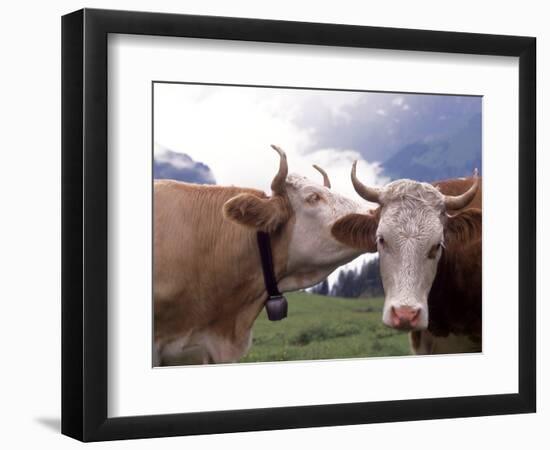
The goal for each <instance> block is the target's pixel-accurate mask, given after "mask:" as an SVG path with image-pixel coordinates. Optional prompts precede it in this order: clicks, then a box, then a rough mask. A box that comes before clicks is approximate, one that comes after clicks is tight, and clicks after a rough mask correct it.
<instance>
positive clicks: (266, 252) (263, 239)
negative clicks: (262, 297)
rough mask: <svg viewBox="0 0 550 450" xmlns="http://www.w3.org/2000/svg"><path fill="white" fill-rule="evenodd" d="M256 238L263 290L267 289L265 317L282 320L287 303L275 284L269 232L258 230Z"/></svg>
mask: <svg viewBox="0 0 550 450" xmlns="http://www.w3.org/2000/svg"><path fill="white" fill-rule="evenodd" d="M256 239H257V241H258V249H259V251H260V260H261V263H262V272H263V275H264V284H265V290H266V291H267V300H266V301H265V309H266V312H267V317H268V319H269V320H271V321H277V320H282V319H284V318H285V317H286V316H287V313H288V303H287V301H286V298H285V297H284V296H283V295H282V294H281V292H280V291H279V288H278V286H277V279H276V278H275V268H274V265H273V252H272V250H271V239H270V237H269V233H265V232H263V231H258V232H257V233H256Z"/></svg>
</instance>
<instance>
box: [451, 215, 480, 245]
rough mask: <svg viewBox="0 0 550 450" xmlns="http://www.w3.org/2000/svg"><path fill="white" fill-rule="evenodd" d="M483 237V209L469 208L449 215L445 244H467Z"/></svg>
mask: <svg viewBox="0 0 550 450" xmlns="http://www.w3.org/2000/svg"><path fill="white" fill-rule="evenodd" d="M480 238H481V209H477V208H469V209H466V210H464V211H461V212H460V213H458V214H456V215H454V216H447V223H446V225H445V246H446V247H449V246H452V245H461V246H463V245H465V244H469V243H471V242H472V241H474V240H478V239H480Z"/></svg>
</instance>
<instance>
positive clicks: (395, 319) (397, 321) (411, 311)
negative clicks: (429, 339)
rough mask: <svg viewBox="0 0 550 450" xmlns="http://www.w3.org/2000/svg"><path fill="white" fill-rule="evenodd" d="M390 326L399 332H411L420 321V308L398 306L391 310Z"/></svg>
mask: <svg viewBox="0 0 550 450" xmlns="http://www.w3.org/2000/svg"><path fill="white" fill-rule="evenodd" d="M390 320H391V324H392V326H393V327H394V328H398V329H400V330H411V329H414V328H416V327H417V326H418V322H419V320H420V308H413V307H411V306H400V307H398V308H396V307H394V306H392V308H391V318H390Z"/></svg>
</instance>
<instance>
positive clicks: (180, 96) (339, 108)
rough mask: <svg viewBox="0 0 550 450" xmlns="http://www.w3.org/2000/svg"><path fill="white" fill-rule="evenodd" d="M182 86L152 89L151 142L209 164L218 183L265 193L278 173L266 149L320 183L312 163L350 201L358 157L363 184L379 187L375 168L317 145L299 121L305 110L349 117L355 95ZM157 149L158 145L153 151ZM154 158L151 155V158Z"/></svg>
mask: <svg viewBox="0 0 550 450" xmlns="http://www.w3.org/2000/svg"><path fill="white" fill-rule="evenodd" d="M346 94H348V93H342V92H326V91H308V90H292V89H268V88H247V87H226V86H223V87H222V86H202V85H184V84H155V92H154V95H155V116H154V118H155V129H154V139H155V142H156V143H158V144H159V145H160V146H164V147H167V148H170V149H171V150H173V151H176V152H181V153H185V154H187V155H189V156H190V157H191V158H193V160H194V161H200V162H202V163H204V164H206V165H208V166H209V167H210V169H211V170H212V172H213V175H214V177H215V178H216V181H217V183H218V184H220V185H237V186H246V187H254V188H258V189H262V190H264V191H266V192H269V189H270V184H271V180H272V179H273V176H274V175H275V173H276V171H277V168H278V155H277V154H276V153H275V152H274V151H273V150H272V149H271V148H270V146H269V145H270V144H277V145H280V146H281V147H282V148H283V149H284V150H285V152H286V153H287V157H288V162H289V170H290V172H291V173H292V172H294V173H299V174H301V175H304V176H307V177H308V178H310V179H313V180H317V181H319V182H320V179H319V177H320V175H319V173H318V172H317V171H316V170H315V169H313V168H312V167H311V166H312V164H318V165H320V166H321V167H323V168H324V169H325V170H326V171H327V172H328V174H329V176H330V179H331V181H332V184H333V189H335V190H337V191H338V192H342V193H345V194H347V195H349V196H356V194H355V191H354V190H353V188H352V186H351V182H350V179H349V174H350V170H351V165H352V163H353V161H354V160H356V159H357V160H360V161H361V163H360V167H361V168H362V169H361V170H362V173H361V177H362V180H364V181H365V182H366V183H370V184H375V185H377V184H382V183H384V182H385V181H386V179H384V178H383V177H381V176H380V174H381V168H380V166H379V164H377V163H376V162H369V161H365V159H364V158H363V156H362V155H361V154H360V153H359V152H358V151H357V150H355V149H353V148H345V147H344V148H342V147H336V146H330V147H328V146H324V147H321V146H319V145H318V142H316V139H315V136H314V135H315V133H314V131H315V130H314V127H312V126H304V125H303V124H302V123H301V122H300V118H302V117H303V115H304V114H305V113H306V112H307V111H308V110H309V109H310V108H311V106H312V105H316V106H317V111H321V112H322V113H323V114H328V115H331V116H333V117H339V118H340V119H342V120H349V117H347V112H346V108H347V107H348V106H353V105H354V104H356V103H357V102H358V101H360V98H361V95H358V94H357V93H349V94H348V95H346ZM159 148H160V147H159ZM155 155H156V154H155Z"/></svg>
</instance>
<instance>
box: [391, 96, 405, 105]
mask: <svg viewBox="0 0 550 450" xmlns="http://www.w3.org/2000/svg"><path fill="white" fill-rule="evenodd" d="M391 102H392V105H395V106H401V105H402V104H403V103H404V102H405V99H404V98H403V97H395V98H394V99H393V100H392V101H391Z"/></svg>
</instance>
